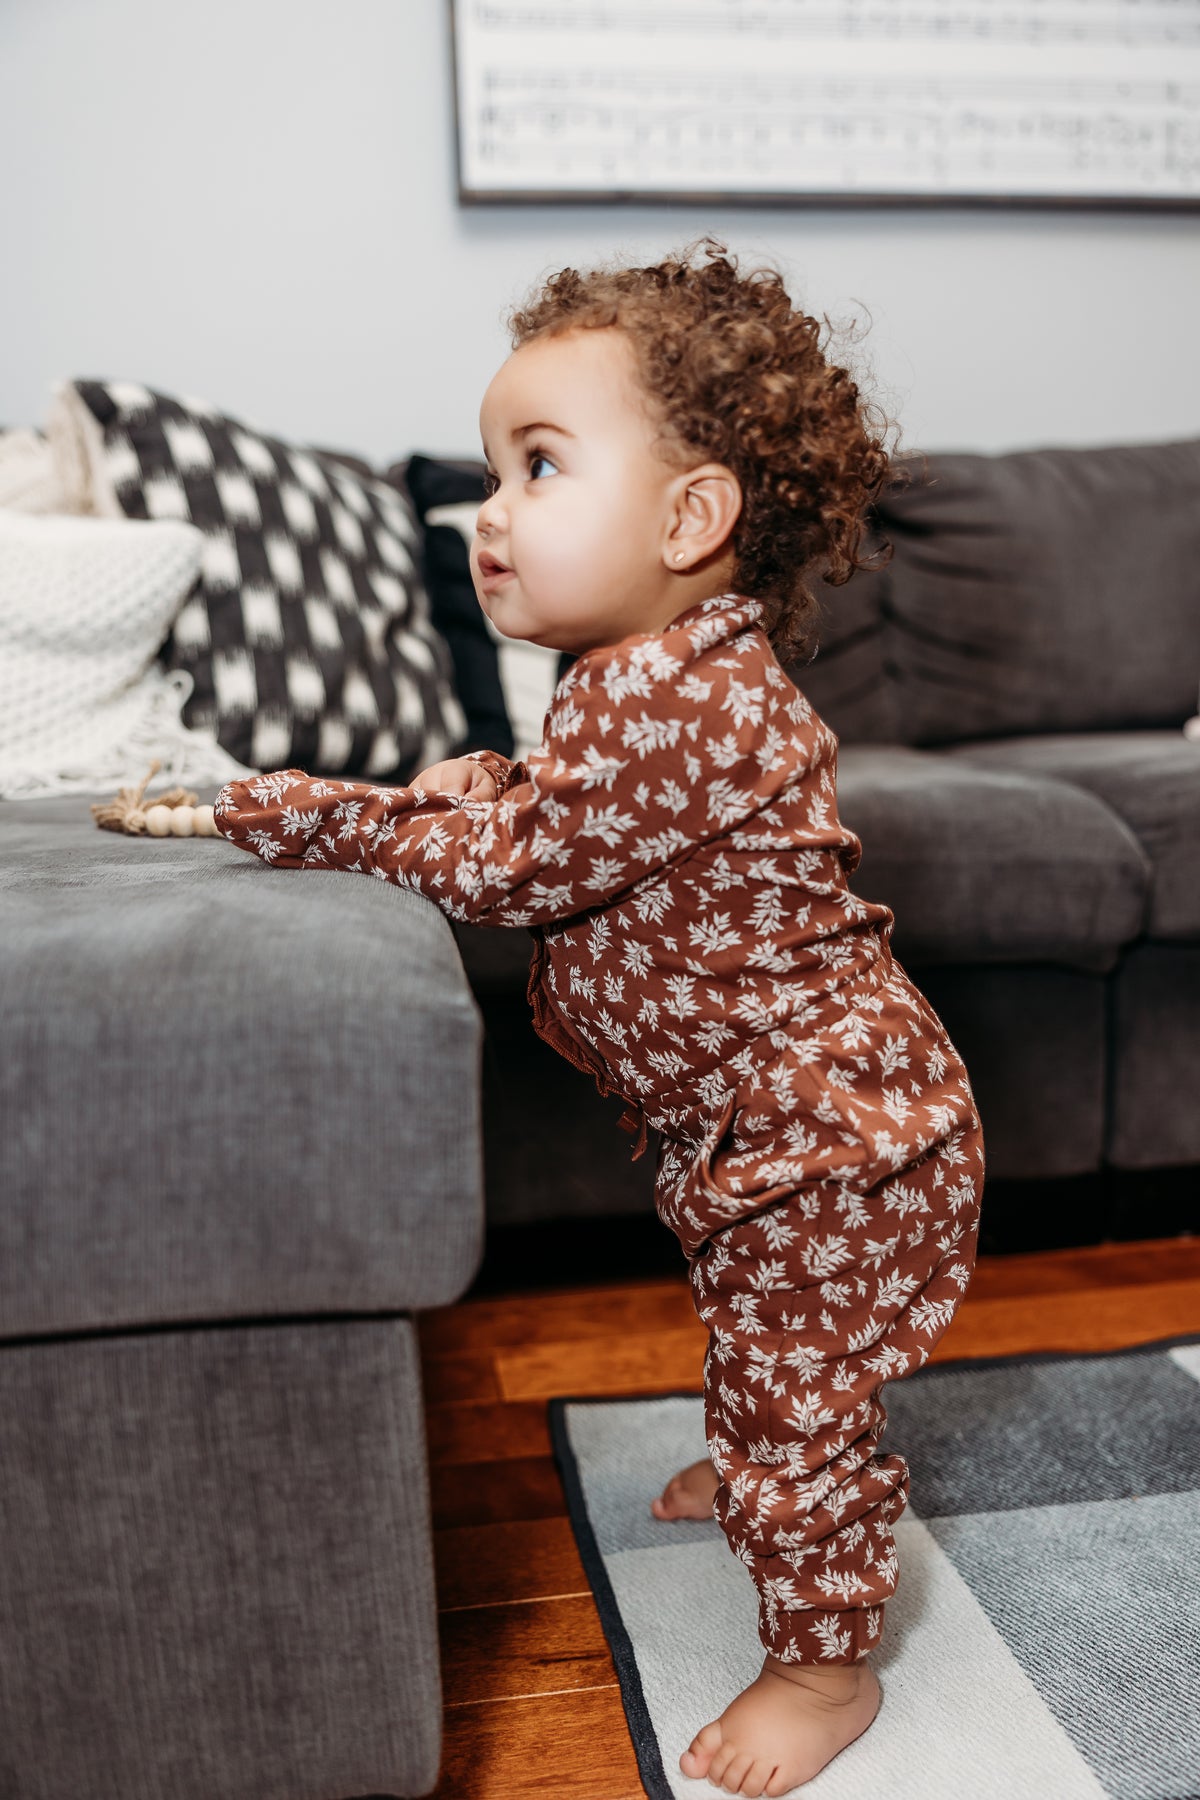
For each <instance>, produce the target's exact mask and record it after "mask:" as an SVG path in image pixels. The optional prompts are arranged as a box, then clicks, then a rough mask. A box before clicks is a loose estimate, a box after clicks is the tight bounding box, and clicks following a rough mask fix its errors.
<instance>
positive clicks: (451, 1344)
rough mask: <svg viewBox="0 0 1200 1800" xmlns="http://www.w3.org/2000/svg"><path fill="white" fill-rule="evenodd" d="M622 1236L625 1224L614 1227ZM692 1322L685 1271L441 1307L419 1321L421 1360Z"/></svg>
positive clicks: (615, 1221)
mask: <svg viewBox="0 0 1200 1800" xmlns="http://www.w3.org/2000/svg"><path fill="white" fill-rule="evenodd" d="M613 1224H614V1229H615V1230H619V1228H620V1225H619V1221H617V1220H614V1222H613ZM692 1316H693V1314H692V1300H691V1291H690V1289H689V1287H688V1282H687V1276H686V1274H685V1273H684V1271H683V1253H682V1251H681V1252H680V1274H679V1277H678V1279H677V1280H670V1281H661V1280H658V1281H650V1280H644V1281H636V1282H627V1283H622V1284H621V1285H620V1286H614V1285H611V1284H606V1285H604V1286H599V1285H597V1286H595V1287H591V1286H587V1287H569V1288H550V1289H547V1290H545V1291H541V1290H539V1291H538V1292H537V1293H532V1294H512V1295H507V1296H500V1297H497V1296H490V1297H488V1298H486V1299H480V1300H470V1299H468V1300H464V1301H462V1302H461V1303H460V1304H459V1305H458V1306H444V1307H439V1308H438V1309H437V1310H436V1311H434V1312H428V1313H423V1314H422V1315H421V1319H420V1334H421V1350H422V1354H423V1355H431V1356H438V1355H446V1356H450V1355H461V1354H464V1353H466V1352H469V1351H476V1352H477V1351H480V1350H496V1349H500V1348H501V1347H503V1346H505V1345H517V1344H539V1343H557V1342H559V1341H560V1340H564V1339H574V1338H595V1337H607V1336H610V1335H617V1334H624V1333H626V1332H638V1331H647V1330H650V1331H662V1330H667V1331H669V1330H677V1329H678V1328H679V1327H680V1326H684V1325H686V1324H687V1322H688V1320H689V1319H690V1318H691V1317H692Z"/></svg>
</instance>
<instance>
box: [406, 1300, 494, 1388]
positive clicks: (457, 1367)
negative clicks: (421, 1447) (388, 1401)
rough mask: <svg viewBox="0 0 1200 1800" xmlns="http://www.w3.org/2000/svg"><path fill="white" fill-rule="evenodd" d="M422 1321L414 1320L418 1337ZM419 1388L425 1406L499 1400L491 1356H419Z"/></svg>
mask: <svg viewBox="0 0 1200 1800" xmlns="http://www.w3.org/2000/svg"><path fill="white" fill-rule="evenodd" d="M420 1324H421V1321H420V1320H419V1319H418V1320H417V1330H418V1336H419V1335H420ZM421 1385H422V1388H423V1390H424V1393H425V1401H426V1404H427V1405H429V1404H437V1403H438V1402H439V1401H441V1402H448V1401H451V1400H499V1399H500V1385H499V1383H498V1382H497V1380H496V1371H495V1368H494V1367H493V1364H492V1359H491V1356H490V1355H488V1354H487V1353H486V1352H482V1351H481V1352H477V1353H475V1354H473V1355H471V1356H426V1355H425V1354H424V1353H422V1356H421Z"/></svg>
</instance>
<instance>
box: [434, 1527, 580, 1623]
mask: <svg viewBox="0 0 1200 1800" xmlns="http://www.w3.org/2000/svg"><path fill="white" fill-rule="evenodd" d="M433 1560H434V1567H435V1569H436V1571H437V1596H438V1606H439V1607H440V1608H441V1609H442V1611H444V1612H452V1611H453V1610H454V1609H455V1608H456V1607H460V1606H503V1605H506V1604H511V1603H512V1602H514V1601H519V1600H551V1599H555V1598H559V1597H561V1596H562V1595H564V1594H588V1593H590V1591H591V1590H590V1588H589V1586H588V1579H587V1576H586V1575H585V1574H584V1572H583V1564H582V1563H581V1562H580V1560H579V1552H578V1550H577V1549H576V1548H575V1534H574V1532H573V1531H572V1530H571V1525H570V1521H569V1520H568V1519H567V1518H565V1517H562V1518H557V1519H514V1520H511V1521H510V1520H503V1521H499V1522H498V1523H496V1524H494V1525H456V1526H451V1527H449V1528H448V1529H446V1530H443V1531H435V1532H434V1534H433Z"/></svg>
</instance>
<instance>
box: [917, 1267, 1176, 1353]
mask: <svg viewBox="0 0 1200 1800" xmlns="http://www.w3.org/2000/svg"><path fill="white" fill-rule="evenodd" d="M1195 1332H1200V1281H1195V1280H1192V1281H1159V1282H1153V1283H1146V1284H1144V1285H1134V1286H1130V1287H1112V1288H1092V1289H1081V1290H1080V1291H1079V1292H1077V1293H1061V1294H1057V1295H1055V1296H1054V1297H1053V1301H1052V1303H1051V1300H1050V1298H1049V1297H1048V1296H1047V1295H1045V1294H1031V1295H1029V1296H1028V1298H1025V1299H1022V1298H1020V1297H1018V1296H1015V1295H1014V1296H1013V1297H1011V1298H1008V1299H998V1300H985V1299H978V1298H972V1295H971V1294H970V1293H968V1295H967V1298H966V1300H965V1301H964V1303H963V1306H962V1309H961V1311H960V1312H959V1313H958V1315H957V1317H956V1318H955V1319H954V1322H953V1323H952V1324H951V1326H950V1328H949V1330H948V1331H947V1332H946V1335H945V1337H943V1338H942V1339H941V1340H940V1342H939V1343H937V1344H936V1345H935V1346H934V1351H933V1355H932V1357H931V1359H930V1360H931V1361H933V1362H948V1361H952V1360H953V1359H954V1358H955V1357H962V1356H968V1357H980V1358H984V1357H990V1356H1030V1355H1033V1354H1036V1353H1038V1352H1041V1351H1056V1350H1061V1351H1084V1350H1093V1351H1094V1350H1122V1349H1126V1348H1128V1347H1129V1346H1131V1345H1134V1344H1151V1343H1154V1342H1156V1341H1157V1340H1158V1339H1160V1338H1172V1337H1184V1336H1186V1335H1187V1334H1189V1333H1195Z"/></svg>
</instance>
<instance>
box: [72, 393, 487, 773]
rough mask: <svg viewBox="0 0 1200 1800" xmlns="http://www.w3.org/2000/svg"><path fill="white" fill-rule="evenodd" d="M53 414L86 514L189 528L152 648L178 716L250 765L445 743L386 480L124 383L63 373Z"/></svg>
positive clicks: (431, 634) (408, 511)
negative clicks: (194, 555)
mask: <svg viewBox="0 0 1200 1800" xmlns="http://www.w3.org/2000/svg"><path fill="white" fill-rule="evenodd" d="M53 422H54V427H55V434H56V438H57V440H59V441H61V440H62V438H63V437H64V435H66V434H67V432H68V430H69V429H70V428H71V427H74V428H75V429H76V431H77V435H78V438H79V440H80V442H81V444H82V446H83V449H84V451H85V452H86V454H87V456H88V458H89V461H90V469H89V473H90V480H91V490H90V491H91V499H92V503H93V505H94V506H95V508H96V510H98V511H101V512H104V511H112V512H118V513H124V514H125V515H126V516H127V517H129V518H132V519H186V520H189V521H190V522H191V523H192V524H194V525H197V526H199V527H200V529H201V530H202V531H203V533H204V542H203V553H202V558H201V569H200V581H199V583H198V585H197V588H196V591H195V593H194V594H193V595H192V596H191V597H190V599H189V600H188V601H187V603H186V604H185V605H184V606H183V608H182V609H181V611H180V613H179V616H178V618H177V619H176V620H175V624H174V628H173V630H172V632H171V635H170V637H169V639H168V640H167V642H166V644H165V646H164V648H163V652H162V656H163V661H164V662H165V663H166V665H167V666H168V667H169V668H182V669H185V670H186V671H187V672H188V673H189V674H190V675H191V677H192V679H193V681H194V683H195V691H194V692H193V694H192V695H191V697H190V699H189V700H188V702H187V705H186V707H185V709H184V722H185V724H187V725H190V726H193V727H196V728H198V729H200V730H204V731H209V732H211V733H212V734H213V735H215V736H216V738H217V740H218V742H219V743H220V744H221V745H222V747H223V748H224V749H226V750H228V751H229V753H230V755H231V756H235V757H237V759H238V760H239V762H243V763H248V764H250V765H252V766H253V767H255V768H263V769H274V768H281V767H284V766H289V765H296V766H299V767H300V768H304V769H308V770H310V771H311V772H312V773H314V774H323V775H343V774H344V775H350V774H362V775H366V776H368V777H377V778H378V779H380V780H388V779H393V780H403V779H404V778H405V776H407V775H409V774H411V773H413V772H414V771H415V770H416V769H419V768H421V767H423V766H424V765H425V764H426V763H431V762H436V761H438V760H439V759H440V758H441V757H443V756H445V755H446V754H447V753H448V752H449V751H450V750H451V749H452V748H454V747H455V746H457V744H458V743H459V742H460V741H461V739H462V737H463V733H464V731H465V720H464V719H463V716H462V710H461V708H460V706H459V704H458V700H457V698H456V697H455V694H454V689H453V682H452V671H451V664H450V654H449V651H448V650H447V648H446V645H445V644H444V643H443V641H442V639H441V638H440V637H439V636H438V633H437V632H436V630H434V628H433V625H432V624H431V622H430V617H429V602H428V598H427V596H426V593H425V587H424V583H423V581H422V578H421V574H420V571H419V568H418V567H417V559H418V558H419V543H420V528H419V526H418V524H417V521H416V517H415V515H414V513H413V509H412V506H411V503H410V501H409V498H408V495H407V493H405V492H404V491H403V490H402V489H399V488H396V487H393V486H392V485H391V484H390V483H389V482H387V481H384V480H382V479H379V478H372V477H370V476H367V475H364V474H363V473H362V466H361V465H359V466H358V467H355V466H353V464H352V462H351V461H350V460H347V459H344V458H341V457H336V456H333V455H331V454H330V453H329V452H328V451H321V450H315V449H309V448H307V447H304V446H301V445H297V444H290V443H284V442H283V441H282V440H281V439H279V438H277V437H271V436H268V435H266V434H265V433H264V432H262V431H260V430H258V429H257V428H254V427H252V426H250V425H248V424H246V423H244V422H243V421H241V420H239V419H236V418H231V417H227V416H226V415H224V414H223V413H221V412H219V411H218V410H217V409H216V408H215V407H211V406H209V405H207V404H206V403H205V402H203V401H198V400H192V399H180V398H175V397H172V396H171V395H167V394H160V393H155V392H153V391H152V390H151V389H149V388H146V387H142V386H141V385H140V384H138V383H136V382H127V381H108V382H105V381H77V382H73V383H68V384H66V385H65V386H64V387H63V389H62V391H61V392H60V394H59V396H58V398H57V401H56V410H55V413H54V415H53Z"/></svg>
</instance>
